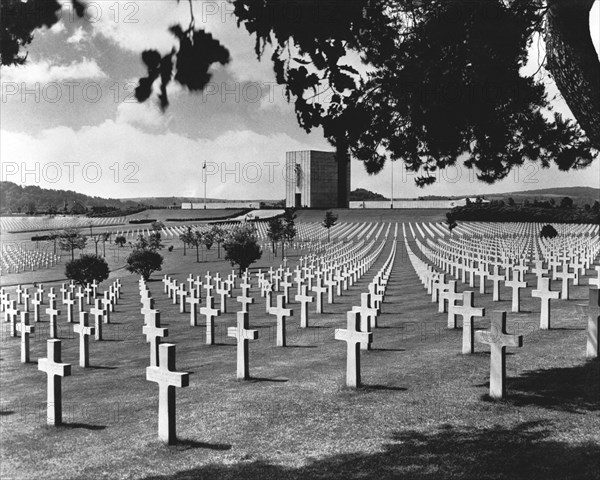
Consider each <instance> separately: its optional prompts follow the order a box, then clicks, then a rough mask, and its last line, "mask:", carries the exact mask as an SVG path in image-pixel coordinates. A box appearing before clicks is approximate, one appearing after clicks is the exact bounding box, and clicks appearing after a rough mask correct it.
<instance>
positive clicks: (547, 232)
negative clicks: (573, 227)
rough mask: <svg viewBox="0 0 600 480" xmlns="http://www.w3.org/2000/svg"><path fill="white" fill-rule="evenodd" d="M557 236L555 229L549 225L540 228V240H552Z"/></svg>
mask: <svg viewBox="0 0 600 480" xmlns="http://www.w3.org/2000/svg"><path fill="white" fill-rule="evenodd" d="M557 235H558V232H557V231H556V229H555V228H554V227H553V226H552V225H550V224H546V225H544V226H543V227H542V230H541V231H540V237H541V238H554V237H556V236H557Z"/></svg>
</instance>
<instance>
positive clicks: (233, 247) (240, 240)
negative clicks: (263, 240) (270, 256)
mask: <svg viewBox="0 0 600 480" xmlns="http://www.w3.org/2000/svg"><path fill="white" fill-rule="evenodd" d="M223 249H224V250H225V260H229V261H230V262H231V265H232V266H233V265H238V267H239V271H240V273H242V272H243V271H244V270H246V269H247V268H248V267H249V266H250V265H251V264H253V263H254V262H256V261H257V260H259V259H260V258H261V257H262V251H261V249H260V245H259V244H258V238H257V236H256V229H255V228H254V226H253V225H252V224H250V223H245V224H241V225H239V226H236V227H234V228H233V229H232V230H231V231H230V232H229V234H228V235H227V237H226V238H225V242H224V243H223Z"/></svg>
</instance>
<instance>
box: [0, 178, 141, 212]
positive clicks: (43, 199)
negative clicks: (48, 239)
mask: <svg viewBox="0 0 600 480" xmlns="http://www.w3.org/2000/svg"><path fill="white" fill-rule="evenodd" d="M65 205H66V206H67V211H68V212H69V213H85V212H84V211H81V210H82V209H81V207H83V209H89V210H91V209H92V208H93V207H108V208H116V209H128V208H135V207H137V206H138V204H137V202H133V201H121V200H119V199H114V198H101V197H90V196H88V195H84V194H83V193H77V192H73V191H71V190H53V189H48V188H40V187H37V186H25V187H22V186H20V185H17V184H16V183H13V182H0V212H1V213H23V214H25V213H28V214H31V213H57V212H60V213H62V212H64V209H65ZM74 209H75V210H80V211H75V212H73V210H74Z"/></svg>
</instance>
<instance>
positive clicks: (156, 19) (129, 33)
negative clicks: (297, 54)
mask: <svg viewBox="0 0 600 480" xmlns="http://www.w3.org/2000/svg"><path fill="white" fill-rule="evenodd" d="M193 4H194V15H195V20H196V22H195V25H196V28H203V29H205V30H206V31H207V32H209V33H211V34H213V36H214V37H215V38H216V39H217V40H219V41H220V42H221V43H222V44H223V45H224V46H225V47H227V49H228V50H229V51H230V54H231V62H230V63H229V65H227V67H226V68H227V70H228V71H229V72H230V73H231V74H232V76H233V77H234V78H235V80H237V81H240V82H243V81H253V82H273V81H274V80H275V74H274V73H273V66H272V62H271V60H270V58H271V54H270V52H269V48H267V51H266V52H265V55H264V58H263V60H262V61H261V62H259V61H258V60H257V58H256V54H255V53H254V41H255V40H254V38H253V37H250V35H249V34H248V33H247V31H246V29H245V28H244V27H243V26H242V27H240V28H238V27H237V24H236V18H235V17H234V16H233V15H231V13H232V12H233V7H232V5H231V4H230V3H228V2H227V1H225V0H223V1H210V2H205V1H201V2H194V3H193ZM116 5H118V11H119V12H120V21H118V22H115V19H114V14H115V13H114V12H115V11H116V9H117V7H116ZM102 7H103V9H105V10H107V11H104V10H103V11H102V12H101V13H102V14H101V15H97V21H94V22H93V23H92V24H91V25H92V28H93V32H94V33H93V34H94V35H100V36H102V37H104V38H107V39H109V40H111V41H113V42H114V43H115V44H117V45H118V46H119V47H120V48H122V49H123V50H126V51H129V52H134V53H140V52H142V51H143V50H147V49H156V50H158V51H160V52H162V53H167V52H168V51H169V50H170V49H171V48H172V47H173V46H174V45H176V44H177V43H176V39H175V37H174V36H173V35H172V34H171V33H169V31H168V28H169V27H170V26H172V25H176V24H181V25H182V26H184V27H187V25H189V22H190V10H189V4H188V2H179V4H177V3H176V2H171V1H160V2H157V1H150V0H147V1H139V2H131V1H129V0H122V1H119V2H110V11H108V10H109V8H108V7H104V5H103V4H102ZM213 68H214V69H220V68H222V67H221V66H220V65H215V66H214V67H213Z"/></svg>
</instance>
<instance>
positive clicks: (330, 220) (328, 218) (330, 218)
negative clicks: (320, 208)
mask: <svg viewBox="0 0 600 480" xmlns="http://www.w3.org/2000/svg"><path fill="white" fill-rule="evenodd" d="M337 221H338V216H337V215H336V214H335V213H333V212H332V211H331V210H328V211H326V212H325V218H324V219H323V223H322V225H323V226H324V227H325V228H326V229H327V241H330V240H331V237H330V235H329V234H330V231H331V227H333V226H334V225H335V224H336V223H337Z"/></svg>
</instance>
